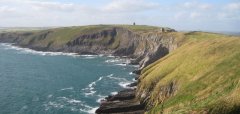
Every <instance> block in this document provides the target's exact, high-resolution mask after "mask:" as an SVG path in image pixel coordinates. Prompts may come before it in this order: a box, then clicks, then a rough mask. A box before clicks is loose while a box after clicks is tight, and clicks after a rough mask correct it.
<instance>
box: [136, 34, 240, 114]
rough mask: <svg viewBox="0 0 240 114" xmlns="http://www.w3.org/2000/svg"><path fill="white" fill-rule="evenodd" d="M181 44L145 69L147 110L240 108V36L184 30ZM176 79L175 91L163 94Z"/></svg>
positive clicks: (174, 113) (216, 113) (177, 113)
mask: <svg viewBox="0 0 240 114" xmlns="http://www.w3.org/2000/svg"><path fill="white" fill-rule="evenodd" d="M184 35H185V40H184V43H183V45H182V46H181V47H179V48H178V49H177V50H175V51H174V52H172V53H171V54H169V55H167V56H165V57H164V58H162V59H160V60H158V61H156V62H155V63H153V64H151V65H150V66H148V67H147V68H145V69H144V70H143V71H142V75H141V79H140V80H141V83H140V85H139V90H138V91H139V92H140V93H143V92H144V91H146V90H148V93H150V98H149V101H148V102H147V103H148V105H149V106H150V107H149V108H150V110H149V112H148V113H154V114H155V113H166V114H181V113H206V112H208V113H213V114H220V113H221V114H222V113H235V112H236V111H238V112H239V111H240V95H239V91H240V69H239V68H240V50H239V49H240V38H238V37H233V36H225V35H220V34H213V33H204V32H191V33H185V34H184ZM172 82H174V83H175V84H176V85H175V86H176V88H177V89H176V91H175V92H174V93H173V94H172V95H171V96H166V95H162V94H160V93H161V90H162V89H161V88H163V87H166V86H168V85H169V83H172Z"/></svg>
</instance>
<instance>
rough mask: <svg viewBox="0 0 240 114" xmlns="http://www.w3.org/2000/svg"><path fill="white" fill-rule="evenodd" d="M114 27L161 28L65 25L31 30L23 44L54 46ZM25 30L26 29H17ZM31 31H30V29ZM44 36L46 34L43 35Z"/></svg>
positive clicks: (148, 29)
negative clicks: (32, 43)
mask: <svg viewBox="0 0 240 114" xmlns="http://www.w3.org/2000/svg"><path fill="white" fill-rule="evenodd" d="M114 27H122V28H126V29H129V30H131V31H133V32H138V33H145V32H150V31H153V30H157V29H160V28H159V27H153V26H146V25H136V26H131V25H90V26H76V27H63V28H54V29H48V30H39V31H31V32H32V33H33V34H32V35H30V36H28V37H27V38H25V39H24V41H23V44H28V43H29V42H34V41H35V42H36V44H38V45H41V46H47V45H48V44H50V43H51V44H52V45H54V46H61V45H63V44H65V43H67V42H68V41H71V40H73V39H75V38H77V37H78V36H80V35H83V34H91V33H96V32H100V31H102V30H105V29H112V28H114ZM17 32H25V31H17ZM28 32H29V31H28ZM43 34H48V35H47V36H46V38H42V37H39V36H41V35H43ZM43 36H44V35H43Z"/></svg>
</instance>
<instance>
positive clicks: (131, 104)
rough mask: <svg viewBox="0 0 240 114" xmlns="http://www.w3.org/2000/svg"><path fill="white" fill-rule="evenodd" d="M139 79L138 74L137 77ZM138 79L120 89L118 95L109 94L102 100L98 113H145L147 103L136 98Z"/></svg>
mask: <svg viewBox="0 0 240 114" xmlns="http://www.w3.org/2000/svg"><path fill="white" fill-rule="evenodd" d="M135 79H136V80H138V76H137V77H135ZM137 85H138V81H136V82H133V83H131V84H129V85H127V86H128V87H131V88H129V89H124V90H122V91H119V92H118V93H117V94H116V95H109V96H108V97H106V98H105V99H104V100H102V101H101V103H100V107H99V108H98V109H97V110H96V113H97V114H144V108H145V104H144V103H141V102H140V101H139V100H138V99H137V98H136V88H137Z"/></svg>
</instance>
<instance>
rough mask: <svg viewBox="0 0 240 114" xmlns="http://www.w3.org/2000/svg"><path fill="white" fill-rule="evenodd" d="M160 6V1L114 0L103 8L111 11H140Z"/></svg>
mask: <svg viewBox="0 0 240 114" xmlns="http://www.w3.org/2000/svg"><path fill="white" fill-rule="evenodd" d="M158 7H159V4H158V3H153V2H148V1H145V0H113V1H112V2H111V3H109V4H107V5H106V6H105V7H104V8H103V10H104V11H110V12H140V11H146V10H152V9H156V8H158Z"/></svg>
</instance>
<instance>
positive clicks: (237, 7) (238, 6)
mask: <svg viewBox="0 0 240 114" xmlns="http://www.w3.org/2000/svg"><path fill="white" fill-rule="evenodd" d="M225 9H227V10H240V2H238V3H229V4H227V5H226V6H225Z"/></svg>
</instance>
